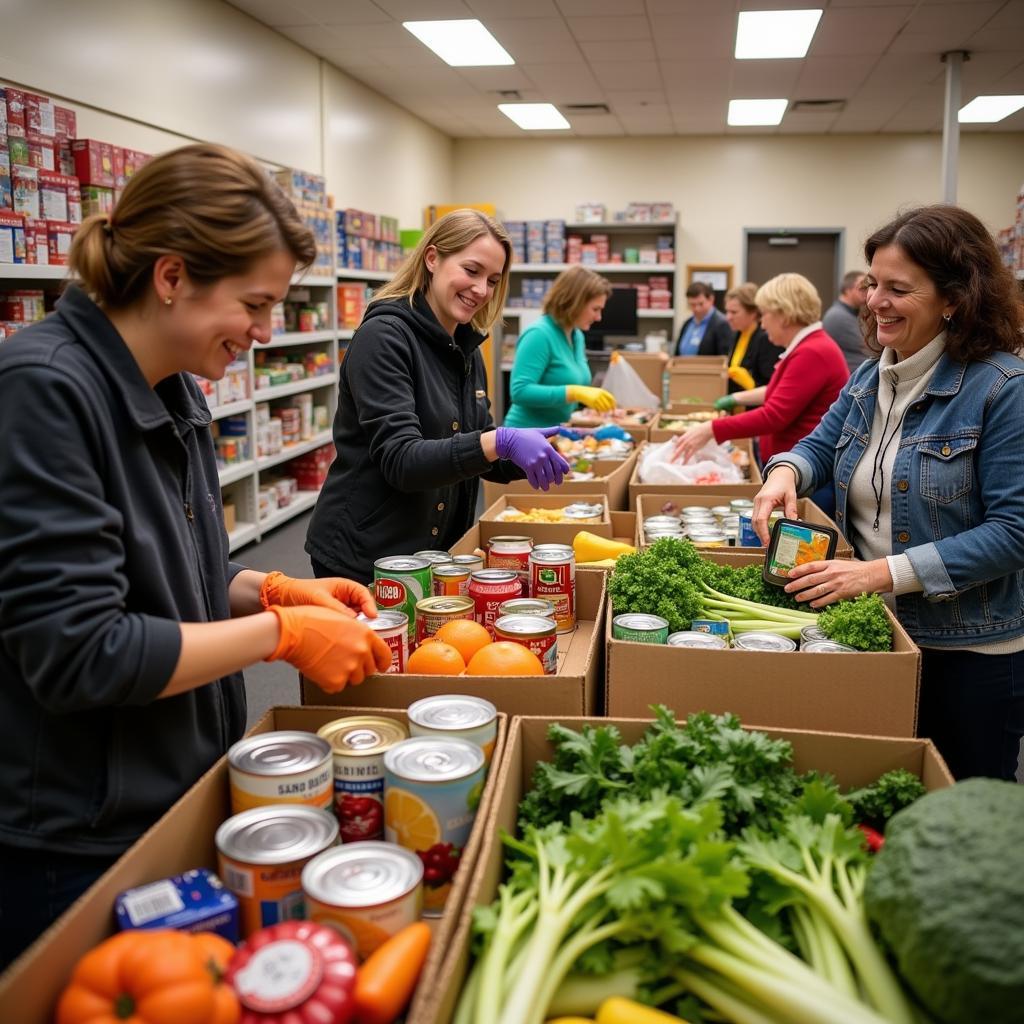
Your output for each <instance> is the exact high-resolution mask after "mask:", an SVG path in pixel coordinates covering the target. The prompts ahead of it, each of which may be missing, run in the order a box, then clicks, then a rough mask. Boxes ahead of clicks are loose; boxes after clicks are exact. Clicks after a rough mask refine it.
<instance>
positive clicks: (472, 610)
mask: <svg viewBox="0 0 1024 1024" xmlns="http://www.w3.org/2000/svg"><path fill="white" fill-rule="evenodd" d="M474 618H476V607H475V605H474V604H473V599H472V598H471V597H459V596H458V595H457V594H456V595H455V596H454V597H425V598H423V600H422V601H418V602H417V604H416V646H417V647H419V645H420V644H421V643H423V641H424V640H426V639H427V638H428V637H432V636H433V635H434V634H435V633H436V632H437V631H438V630H439V629H440V628H441V627H442V626H443V625H444V624H445V623H446V622H451V621H452V620H453V619H469V620H470V622H472V621H473V619H474Z"/></svg>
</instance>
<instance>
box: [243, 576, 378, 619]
mask: <svg viewBox="0 0 1024 1024" xmlns="http://www.w3.org/2000/svg"><path fill="white" fill-rule="evenodd" d="M260 604H262V605H263V607H264V608H268V607H270V605H272V604H277V605H284V606H286V607H287V606H294V605H300V604H318V605H321V606H322V607H324V608H333V609H334V610H335V611H339V612H341V613H342V614H344V615H348V616H349V617H350V618H354V617H355V616H356V615H357V614H358V613H359V612H362V613H363V614H364V615H366V616H368V617H369V618H371V619H373V618H376V617H377V605H376V604H375V602H374V600H373V595H372V594H371V593H370V592H369V590H367V589H366V587H364V586H363V585H362V584H361V583H356V582H355V580H348V579H345V578H344V577H342V576H328V577H324V578H323V579H295V578H294V577H292V576H285V574H284V573H283V572H271V573H267V577H266V579H265V580H264V581H263V585H262V586H261V587H260Z"/></svg>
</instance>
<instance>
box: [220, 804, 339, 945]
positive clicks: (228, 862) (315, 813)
mask: <svg viewBox="0 0 1024 1024" xmlns="http://www.w3.org/2000/svg"><path fill="white" fill-rule="evenodd" d="M337 841H338V822H337V819H336V818H335V817H334V815H333V814H331V813H330V812H329V811H325V810H322V809H321V808H319V807H303V806H299V805H295V806H288V805H286V804H273V805H270V806H267V807H254V808H252V809H251V810H248V811H242V813H241V814H236V815H234V816H233V817H231V818H228V820H227V821H225V822H224V823H223V824H222V825H221V826H220V828H218V829H217V832H216V834H215V836H214V844H215V845H216V847H217V872H218V874H219V875H220V879H221V881H222V882H223V883H224V885H225V887H227V888H228V889H230V890H231V891H232V892H233V893H234V894H235V896H236V897H237V899H238V914H239V921H240V923H241V928H242V936H243V938H248V937H249V936H250V935H252V934H253V933H254V932H257V931H259V930H260V929H261V928H265V927H267V926H268V925H271V924H278V923H279V922H281V921H294V920H301V919H302V918H304V917H305V916H306V907H305V899H304V897H303V893H302V869H303V868H304V867H305V866H306V864H307V863H308V862H309V861H310V860H311V859H312V858H313V857H315V856H316V855H317V854H318V853H323V851H324V850H326V849H328V848H330V847H332V846H334V845H335V844H336V843H337Z"/></svg>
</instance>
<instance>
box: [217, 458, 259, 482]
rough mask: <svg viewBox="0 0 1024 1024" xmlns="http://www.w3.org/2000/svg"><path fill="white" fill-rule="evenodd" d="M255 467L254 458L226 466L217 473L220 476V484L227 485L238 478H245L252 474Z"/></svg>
mask: <svg viewBox="0 0 1024 1024" xmlns="http://www.w3.org/2000/svg"><path fill="white" fill-rule="evenodd" d="M255 469H256V463H255V462H254V461H253V460H252V459H247V460H246V461H245V462H235V463H232V464H231V465H230V466H225V467H224V468H223V469H222V470H220V471H219V472H218V473H217V475H218V476H219V477H220V485H221V487H227V485H228V484H233V483H234V482H235V481H236V480H244V479H245V478H246V477H247V476H252V474H253V471H254V470H255Z"/></svg>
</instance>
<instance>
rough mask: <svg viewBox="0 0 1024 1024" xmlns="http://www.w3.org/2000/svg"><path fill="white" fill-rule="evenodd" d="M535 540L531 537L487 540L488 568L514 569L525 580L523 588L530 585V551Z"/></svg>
mask: <svg viewBox="0 0 1024 1024" xmlns="http://www.w3.org/2000/svg"><path fill="white" fill-rule="evenodd" d="M532 548H533V541H532V540H531V538H529V537H518V536H507V537H492V538H491V539H490V540H489V541H488V542H487V568H488V569H513V570H514V571H515V572H517V573H518V574H519V578H520V579H521V580H522V581H523V589H524V590H525V589H526V588H527V587H528V586H529V585H530V551H531V550H532Z"/></svg>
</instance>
